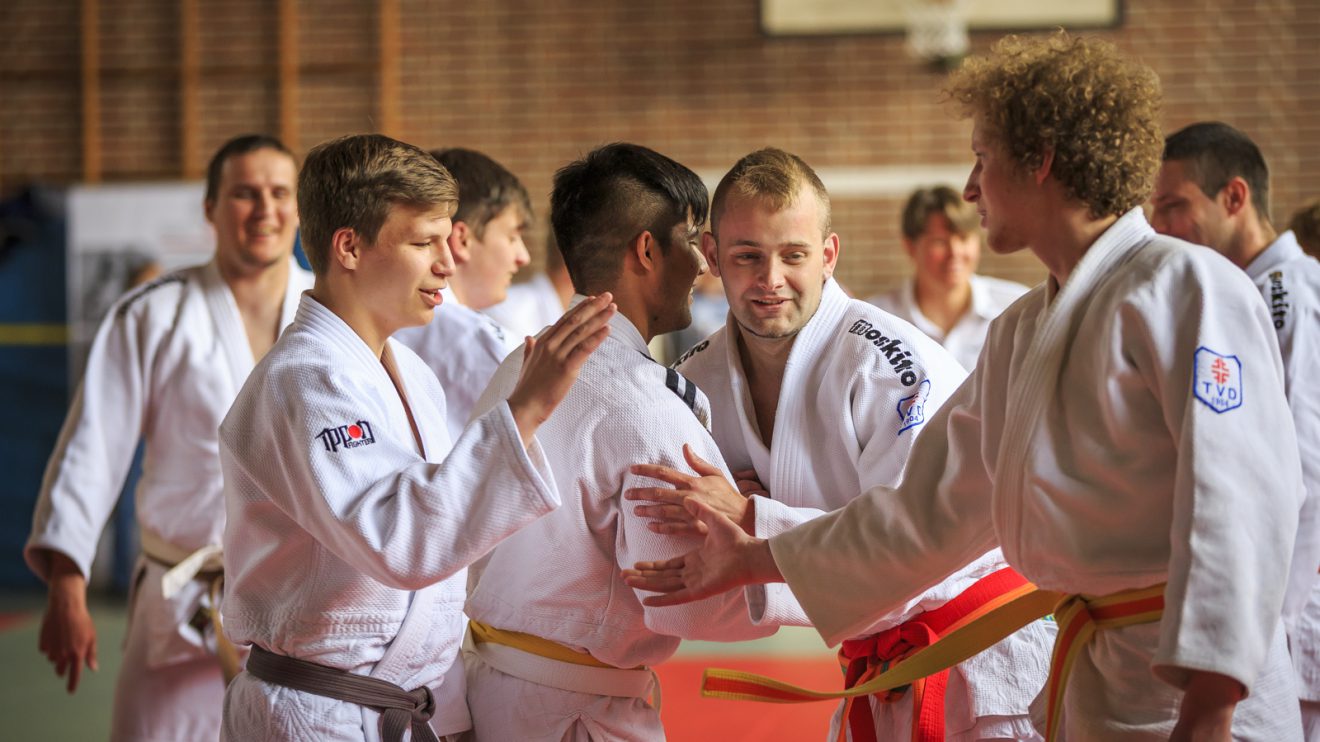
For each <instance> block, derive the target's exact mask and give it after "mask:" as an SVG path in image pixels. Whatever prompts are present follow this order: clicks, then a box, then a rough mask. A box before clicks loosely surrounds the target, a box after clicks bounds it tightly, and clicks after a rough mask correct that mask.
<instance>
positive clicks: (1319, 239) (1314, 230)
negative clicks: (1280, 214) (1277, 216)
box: [1288, 198, 1320, 258]
mask: <svg viewBox="0 0 1320 742" xmlns="http://www.w3.org/2000/svg"><path fill="white" fill-rule="evenodd" d="M1288 229H1291V230H1292V231H1293V235H1294V236H1296V237H1297V243H1298V244H1300V245H1301V246H1302V249H1303V250H1305V251H1306V254H1308V255H1310V256H1312V257H1317V258H1320V198H1317V199H1315V200H1313V201H1311V202H1310V203H1308V204H1307V205H1305V206H1303V207H1302V208H1300V209H1298V210H1297V213H1295V214H1293V215H1292V219H1291V220H1290V221H1289V222H1288Z"/></svg>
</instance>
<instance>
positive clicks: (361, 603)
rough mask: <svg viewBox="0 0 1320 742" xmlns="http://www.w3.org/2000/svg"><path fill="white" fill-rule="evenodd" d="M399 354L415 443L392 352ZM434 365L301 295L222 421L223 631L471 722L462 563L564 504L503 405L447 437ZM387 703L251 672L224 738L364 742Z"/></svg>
mask: <svg viewBox="0 0 1320 742" xmlns="http://www.w3.org/2000/svg"><path fill="white" fill-rule="evenodd" d="M391 356H392V362H393V363H394V365H395V367H396V368H397V369H398V375H399V377H400V381H401V384H402V387H403V389H402V392H403V394H404V395H405V396H406V398H407V399H408V405H409V409H411V411H412V414H413V418H414V419H415V420H416V422H417V429H418V431H419V433H420V435H421V438H422V441H421V443H422V449H423V451H422V453H421V454H420V455H419V453H418V451H417V444H416V442H415V439H414V437H413V434H412V430H411V427H410V425H409V422H408V416H407V413H406V411H405V409H404V405H403V403H402V401H401V400H400V399H399V392H397V391H396V390H395V386H394V384H393V383H392V382H391V380H390V377H389V375H388V374H387V373H386V370H385V366H384V363H387V362H391ZM444 418H445V399H444V392H443V391H442V390H441V389H440V386H439V384H438V383H437V382H436V380H435V376H434V375H433V374H432V373H431V371H430V369H428V368H427V367H426V365H425V364H424V363H422V361H421V360H420V359H419V358H417V356H416V355H414V354H413V353H412V351H410V350H408V349H407V348H405V347H403V346H402V345H400V344H399V343H397V342H396V341H394V340H389V341H387V343H386V350H385V355H384V357H383V358H377V357H376V356H375V354H373V353H372V352H371V350H370V349H369V348H368V347H367V345H366V344H365V343H364V342H363V341H362V339H361V338H360V337H359V336H358V335H357V334H356V333H355V332H354V331H353V330H352V329H351V328H350V327H349V326H348V325H347V324H345V323H344V322H343V321H342V320H341V319H340V318H339V317H338V316H336V315H335V314H334V313H332V312H331V311H330V310H328V309H326V308H325V307H324V306H322V305H321V304H320V303H318V302H317V301H316V300H315V299H313V298H312V297H311V296H310V295H308V296H305V297H304V298H303V301H302V304H301V305H300V306H299V307H298V315H297V318H296V319H295V320H294V323H293V325H292V326H291V327H290V328H289V329H288V331H286V332H285V333H284V336H283V337H282V338H281V339H280V341H279V343H278V344H277V345H276V346H275V348H274V349H272V350H271V351H270V353H269V354H268V355H267V356H266V357H265V359H263V360H262V362H261V363H260V364H259V365H258V366H257V368H256V370H254V371H253V373H252V376H251V378H250V379H249V380H248V383H247V384H246V385H245V386H244V387H243V391H242V392H241V393H240V394H239V396H238V399H236V400H235V402H234V407H233V409H232V410H231V411H230V413H229V415H228V416H227V417H226V418H225V421H224V423H223V424H222V426H221V429H220V441H221V453H220V456H221V461H222V463H223V465H224V473H225V506H226V508H227V511H228V514H229V525H228V527H227V528H226V529H225V548H226V560H227V563H226V571H227V575H228V583H227V586H226V592H225V599H224V605H223V612H224V620H225V628H226V630H227V631H228V633H229V635H230V637H231V638H233V640H234V641H235V642H236V643H242V644H255V645H257V646H260V647H263V648H265V649H267V650H269V651H271V652H275V653H277V654H283V655H287V656H291V657H296V658H298V659H303V660H307V661H310V662H315V663H317V664H321V665H326V666H328V667H334V668H338V669H342V670H347V671H349V672H354V673H359V674H367V675H371V676H373V677H377V678H381V679H384V680H388V681H390V682H392V683H395V684H396V685H399V686H402V687H403V688H404V689H407V690H411V689H413V688H416V687H419V686H422V685H426V686H428V687H430V688H431V689H432V691H433V692H434V694H435V699H436V706H437V711H436V714H435V717H434V718H433V719H432V721H431V724H432V726H433V727H434V728H435V730H436V732H437V733H438V734H440V735H444V734H448V733H453V732H458V731H462V730H464V729H466V728H468V726H469V724H470V721H469V719H468V714H467V709H466V707H465V705H464V702H463V697H464V692H463V671H462V663H461V662H455V658H456V656H457V654H458V648H459V644H460V642H461V639H462V635H463V630H464V625H465V622H464V618H463V614H462V605H463V598H464V586H465V584H466V579H467V574H466V570H465V567H466V566H467V565H468V564H469V563H471V562H472V561H473V560H475V559H477V558H478V557H480V556H481V555H482V554H483V553H485V552H486V551H487V550H489V549H490V548H491V546H493V545H494V544H495V543H497V542H498V541H499V540H500V539H502V538H505V537H506V536H508V535H509V534H510V533H512V532H513V531H515V530H516V529H518V528H519V527H521V526H523V525H525V524H527V523H529V522H531V521H533V520H535V519H536V518H537V517H539V516H541V515H543V514H544V513H547V512H549V511H550V510H552V509H554V508H555V507H556V506H557V505H558V504H559V499H558V495H557V493H556V490H555V488H554V484H553V482H552V481H551V479H550V474H549V470H548V469H547V468H546V466H545V464H544V462H543V460H542V459H541V458H540V455H539V452H538V449H537V447H536V446H533V447H532V450H531V451H530V453H529V452H526V451H524V449H523V446H522V442H521V439H520V437H519V434H518V430H517V428H516V427H515V425H514V422H513V416H512V415H511V414H510V412H509V408H508V406H507V405H500V406H498V407H497V408H496V409H494V410H492V411H491V412H489V413H488V414H486V415H484V416H482V417H481V418H480V419H478V420H475V421H474V422H473V423H472V425H471V426H469V427H468V429H467V430H466V431H465V432H464V434H463V436H462V437H460V438H459V439H458V441H457V442H455V443H454V444H453V446H452V450H451V446H450V440H449V433H448V431H447V430H446V428H445V425H444ZM379 718H380V717H379V714H377V713H376V712H374V711H371V710H370V709H367V708H365V707H362V706H358V705H356V704H350V703H344V702H340V701H334V700H331V699H328V698H323V697H320V696H314V695H311V694H307V693H301V692H298V691H293V690H290V689H287V688H282V687H278V686H274V685H268V684H266V683H263V682H261V681H258V680H256V679H255V678H253V677H252V676H250V675H248V674H246V673H244V674H242V675H240V676H239V677H238V679H236V680H235V681H234V682H233V683H232V684H231V685H230V686H229V691H228V692H227V694H226V699H225V730H224V732H225V736H226V737H227V738H229V739H234V740H248V739H271V738H280V739H284V738H290V739H295V738H296V739H322V740H362V739H367V740H374V739H377V738H378V736H379Z"/></svg>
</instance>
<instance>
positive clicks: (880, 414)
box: [746, 343, 967, 626]
mask: <svg viewBox="0 0 1320 742" xmlns="http://www.w3.org/2000/svg"><path fill="white" fill-rule="evenodd" d="M932 345H933V343H932ZM918 367H919V368H921V369H922V371H923V373H922V375H921V376H920V377H919V379H918V381H917V383H916V384H914V385H913V386H912V387H911V388H903V387H898V386H897V385H896V384H894V383H893V382H892V381H891V379H892V376H893V372H892V370H891V369H889V368H887V367H881V366H879V365H876V366H874V367H872V368H870V369H868V370H866V371H864V372H858V373H856V374H855V375H854V376H853V377H852V384H851V385H850V386H849V389H848V393H847V394H845V395H843V399H844V400H847V401H848V402H849V408H848V410H847V414H848V415H850V419H851V420H852V426H853V429H854V430H855V431H856V435H857V445H858V448H859V453H858V454H857V460H856V467H857V478H858V480H859V482H860V485H861V486H860V490H861V491H866V490H870V489H873V488H877V487H893V486H895V485H897V484H898V482H899V481H900V480H901V479H902V476H903V471H904V469H905V467H906V465H907V462H908V460H909V455H910V454H911V451H912V447H913V444H914V443H915V441H916V439H917V435H918V434H920V432H921V430H923V429H924V428H925V425H926V422H925V421H926V418H927V417H928V416H930V415H933V414H934V413H935V412H936V411H937V410H938V409H939V408H940V407H942V406H944V404H945V403H946V402H947V401H948V400H949V399H950V397H951V396H952V395H953V393H954V392H955V391H956V390H957V388H958V386H959V385H960V384H962V383H963V381H964V380H965V379H966V377H967V372H966V371H964V370H963V368H962V366H959V365H958V362H957V361H956V360H954V359H953V357H952V356H950V355H948V353H947V352H946V351H944V350H943V349H942V348H937V349H936V350H935V351H934V352H927V353H925V354H923V356H922V357H921V359H920V362H919V363H918ZM877 377H878V378H877ZM804 455H811V454H810V453H804ZM829 455H844V454H843V453H842V452H833V453H830V454H829ZM771 494H772V495H773V493H771ZM753 499H754V501H755V507H756V511H755V513H756V534H755V535H757V536H760V537H762V538H767V537H769V536H774V535H776V534H779V533H783V532H784V531H787V530H789V529H790V528H793V527H794V526H797V525H799V524H801V523H805V522H807V521H809V520H813V519H815V518H819V517H820V516H822V515H824V514H825V513H826V512H828V511H826V510H823V509H818V508H805V507H796V508H795V507H789V506H788V505H786V504H784V503H782V502H779V501H777V500H774V499H771V498H766V497H761V496H759V495H754V496H753ZM746 594H747V602H748V605H749V607H750V609H751V615H752V619H753V620H754V621H756V622H758V623H770V624H775V625H778V626H810V625H812V624H811V620H810V617H809V616H807V614H806V612H805V611H803V609H802V607H801V605H799V604H798V602H797V600H796V599H795V598H794V597H793V593H792V590H791V589H789V587H788V586H787V585H785V584H783V583H774V584H770V585H764V586H752V587H749V588H747V590H746ZM918 597H919V596H918ZM907 607H908V603H904V604H901V605H898V606H895V609H896V610H899V611H905V610H906V609H907ZM878 618H879V616H877V619H878Z"/></svg>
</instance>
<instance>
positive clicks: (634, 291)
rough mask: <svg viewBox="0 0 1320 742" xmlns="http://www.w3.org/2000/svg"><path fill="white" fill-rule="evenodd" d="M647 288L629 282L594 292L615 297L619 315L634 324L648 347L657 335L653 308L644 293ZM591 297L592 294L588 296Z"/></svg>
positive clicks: (621, 282) (594, 292) (622, 282)
mask: <svg viewBox="0 0 1320 742" xmlns="http://www.w3.org/2000/svg"><path fill="white" fill-rule="evenodd" d="M643 288H645V287H642V286H636V285H632V284H631V283H630V282H628V281H620V282H619V283H617V284H615V285H614V286H610V287H607V288H601V289H599V290H597V291H593V292H592V293H593V294H598V293H600V292H601V291H609V292H610V293H611V294H613V295H614V305H615V306H616V307H618V308H619V314H622V315H623V316H624V317H627V318H628V321H629V322H631V323H633V327H636V328H637V331H638V332H640V333H641V334H642V340H644V341H645V342H646V343H647V344H648V345H650V343H651V338H654V337H655V336H656V334H657V332H656V328H655V327H654V325H653V322H652V317H651V307H650V305H649V304H648V303H647V301H646V294H645V293H644V292H643V291H642V289H643ZM588 295H590V294H588Z"/></svg>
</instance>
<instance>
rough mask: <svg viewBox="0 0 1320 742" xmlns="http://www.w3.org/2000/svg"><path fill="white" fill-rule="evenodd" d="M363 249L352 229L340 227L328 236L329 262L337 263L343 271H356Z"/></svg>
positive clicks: (363, 246) (360, 241)
mask: <svg viewBox="0 0 1320 742" xmlns="http://www.w3.org/2000/svg"><path fill="white" fill-rule="evenodd" d="M365 247H366V245H363V244H362V240H361V239H359V238H358V234H357V232H355V231H353V228H352V227H340V228H339V229H336V230H335V233H334V234H333V235H331V236H330V260H331V261H333V262H335V263H338V264H339V265H340V266H341V267H343V269H344V270H348V271H354V270H357V267H358V263H359V262H360V261H361V260H362V250H363V249H364V248H365Z"/></svg>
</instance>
